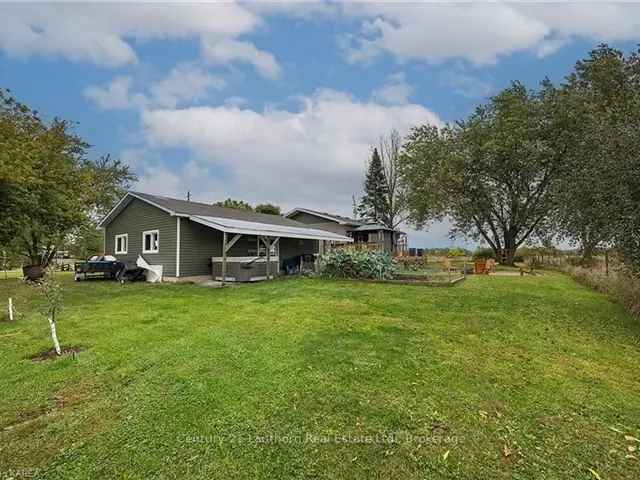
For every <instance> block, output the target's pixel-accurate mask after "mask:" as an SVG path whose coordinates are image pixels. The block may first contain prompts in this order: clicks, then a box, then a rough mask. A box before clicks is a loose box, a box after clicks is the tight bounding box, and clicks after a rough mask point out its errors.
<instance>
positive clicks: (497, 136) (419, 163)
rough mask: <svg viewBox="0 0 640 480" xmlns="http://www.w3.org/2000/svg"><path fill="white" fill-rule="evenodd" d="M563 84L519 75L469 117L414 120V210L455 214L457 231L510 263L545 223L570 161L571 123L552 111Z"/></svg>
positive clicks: (416, 214) (427, 216)
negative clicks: (566, 139) (565, 145)
mask: <svg viewBox="0 0 640 480" xmlns="http://www.w3.org/2000/svg"><path fill="white" fill-rule="evenodd" d="M554 95H555V89H554V88H553V87H552V86H551V85H550V84H549V82H545V83H543V85H542V87H541V89H540V91H538V92H533V91H529V90H527V89H526V88H525V87H524V85H522V84H520V83H517V82H515V83H513V84H512V85H511V87H510V88H507V89H505V90H504V91H502V92H501V93H499V94H498V95H496V96H495V97H493V98H491V99H490V101H489V103H488V104H486V105H482V106H479V107H478V108H477V109H476V111H475V112H474V113H473V114H472V115H471V116H470V117H469V118H467V119H466V120H463V121H460V122H458V123H457V124H455V125H448V126H446V127H444V128H442V129H439V128H437V127H434V126H428V125H427V126H421V127H417V128H414V129H413V130H412V132H411V134H410V136H409V138H408V143H407V144H406V145H405V153H404V154H403V156H402V160H401V164H402V174H403V179H404V181H405V184H406V186H407V200H408V203H409V208H410V218H411V220H412V221H413V222H414V223H415V224H416V225H417V226H418V227H422V226H424V225H426V224H427V223H428V222H429V221H431V220H433V219H442V218H445V217H447V218H449V219H450V220H451V221H452V223H453V228H452V231H451V234H452V236H457V235H463V236H466V237H470V238H472V239H474V240H480V239H483V240H484V241H485V242H486V243H487V244H488V245H489V246H490V247H491V249H492V250H493V251H494V252H495V254H496V256H497V257H498V258H499V259H500V260H501V261H502V262H504V263H506V264H509V265H512V264H513V263H514V255H515V252H516V249H517V248H518V247H519V246H520V245H522V244H523V243H524V242H525V241H526V240H527V238H529V237H530V235H531V234H532V232H533V231H534V230H536V229H537V228H542V227H543V226H544V221H545V219H546V217H547V216H548V215H549V213H550V212H551V211H552V209H553V198H552V195H551V186H552V182H553V181H554V179H555V178H556V177H557V175H558V172H559V170H560V167H561V164H562V158H563V157H562V151H561V148H560V147H559V145H561V144H562V142H561V141H560V140H561V138H562V131H563V129H564V128H565V126H564V125H563V124H562V123H561V122H560V121H556V120H555V119H554V117H552V116H551V115H550V113H549V108H550V107H549V105H552V104H553V102H552V101H553V97H554Z"/></svg>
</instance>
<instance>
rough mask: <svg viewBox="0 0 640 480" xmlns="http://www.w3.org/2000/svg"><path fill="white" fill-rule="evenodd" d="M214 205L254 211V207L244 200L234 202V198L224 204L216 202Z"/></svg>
mask: <svg viewBox="0 0 640 480" xmlns="http://www.w3.org/2000/svg"><path fill="white" fill-rule="evenodd" d="M214 205H216V206H218V207H225V208H235V209H236V210H253V207H252V206H251V205H249V204H248V203H247V202H245V201H244V200H234V199H232V198H227V199H226V200H224V201H222V202H216V203H214Z"/></svg>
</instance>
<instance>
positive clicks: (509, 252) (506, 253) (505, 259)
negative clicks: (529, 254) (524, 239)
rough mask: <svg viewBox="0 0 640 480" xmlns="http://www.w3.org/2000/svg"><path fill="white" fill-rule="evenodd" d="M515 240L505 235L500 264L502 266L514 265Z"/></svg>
mask: <svg viewBox="0 0 640 480" xmlns="http://www.w3.org/2000/svg"><path fill="white" fill-rule="evenodd" d="M516 250H517V247H516V239H515V238H514V237H512V236H511V235H507V234H505V238H504V248H503V249H502V258H501V262H502V264H503V265H510V266H513V265H515V262H514V258H515V256H516Z"/></svg>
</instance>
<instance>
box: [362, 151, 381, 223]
mask: <svg viewBox="0 0 640 480" xmlns="http://www.w3.org/2000/svg"><path fill="white" fill-rule="evenodd" d="M386 199H387V182H386V180H385V175H384V169H383V167H382V160H381V159H380V154H379V153H378V149H377V148H374V149H373V152H372V154H371V159H370V160H369V163H368V165H367V174H366V177H365V180H364V193H363V195H362V198H361V199H360V205H359V206H358V213H359V214H360V218H362V219H364V220H368V221H370V222H373V223H377V222H380V221H382V219H383V218H382V217H383V214H384V212H385V205H386Z"/></svg>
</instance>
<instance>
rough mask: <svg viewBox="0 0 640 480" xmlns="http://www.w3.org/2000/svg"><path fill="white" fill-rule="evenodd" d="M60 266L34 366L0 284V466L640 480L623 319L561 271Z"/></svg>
mask: <svg viewBox="0 0 640 480" xmlns="http://www.w3.org/2000/svg"><path fill="white" fill-rule="evenodd" d="M57 276H58V278H61V279H62V281H63V282H64V283H65V286H66V299H65V302H66V310H65V313H64V316H63V318H62V319H61V320H60V321H59V325H58V332H59V336H60V339H61V341H62V343H63V346H81V347H82V349H83V350H82V351H81V352H80V353H79V355H78V356H77V358H75V359H74V358H70V357H66V358H63V359H58V360H55V361H44V362H37V363H36V362H33V361H31V360H29V359H27V357H29V356H31V355H34V354H36V353H38V352H41V351H43V350H46V349H48V348H50V340H49V332H48V325H47V323H46V321H45V319H44V318H42V317H41V316H40V315H39V314H37V313H36V306H37V302H36V301H35V300H34V295H35V290H34V289H33V288H32V287H26V286H24V285H23V284H22V283H21V282H19V281H18V280H16V279H10V280H0V302H2V305H5V302H6V298H7V297H8V296H9V295H11V296H12V297H13V298H14V301H15V304H16V309H17V311H18V319H17V321H15V322H14V323H9V322H6V321H0V371H1V372H2V374H1V375H0V392H1V394H0V478H6V477H13V478H26V475H29V477H28V478H49V479H65V480H68V479H76V478H77V479H85V478H91V479H98V478H104V479H113V478H129V479H147V478H162V479H165V478H166V479H168V478H180V479H202V478H206V479H217V478H220V479H231V478H247V479H253V478H274V479H284V478H319V479H371V478H380V479H388V478H399V479H440V478H445V479H469V480H471V479H473V480H477V479H496V478H497V479H512V478H518V479H571V480H573V479H584V480H587V479H592V480H593V479H596V478H601V479H603V480H605V479H606V480H609V479H633V478H640V462H639V461H638V460H637V458H636V457H637V456H638V455H637V452H632V451H631V450H633V448H634V447H636V448H638V449H640V443H638V442H637V441H636V440H634V438H640V401H638V399H639V398H640V375H639V371H638V365H640V341H639V339H640V325H639V324H638V323H637V322H636V321H634V320H633V319H632V318H631V317H630V316H629V315H627V314H626V313H625V311H624V309H623V308H622V307H620V306H618V305H616V304H614V303H612V302H611V301H609V300H608V299H607V298H606V297H604V296H602V295H600V294H598V293H596V292H594V291H591V290H588V289H586V288H583V287H581V286H579V285H577V284H576V283H574V282H573V281H572V280H570V279H569V278H568V277H565V276H562V275H559V274H545V275H542V276H536V277H524V278H521V277H519V276H518V277H486V276H482V277H473V276H471V277H469V278H467V280H465V281H464V282H463V283H461V284H459V285H457V286H455V287H451V288H446V289H443V288H429V287H418V286H407V285H387V284H370V283H362V284H360V283H357V282H352V281H349V282H347V281H344V282H341V281H324V280H316V279H293V280H282V281H274V282H270V283H260V284H253V285H241V286H237V287H234V288H226V289H209V288H205V287H199V286H194V285H169V284H165V285H149V284H126V285H124V286H121V285H118V284H116V283H113V282H103V281H91V282H90V281H87V282H80V283H74V282H73V281H72V275H71V274H58V275H57ZM625 435H626V436H627V438H625ZM629 447H631V448H629Z"/></svg>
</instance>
